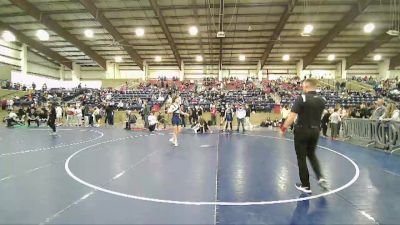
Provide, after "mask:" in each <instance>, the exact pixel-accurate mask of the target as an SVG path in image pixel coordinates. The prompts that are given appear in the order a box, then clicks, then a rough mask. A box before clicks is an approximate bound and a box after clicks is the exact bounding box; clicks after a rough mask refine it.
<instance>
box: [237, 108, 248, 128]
mask: <svg viewBox="0 0 400 225" xmlns="http://www.w3.org/2000/svg"><path fill="white" fill-rule="evenodd" d="M236 118H237V123H238V124H237V129H236V131H237V132H239V128H240V124H242V129H243V132H245V131H246V130H245V129H244V119H245V118H246V110H245V109H244V108H243V106H242V105H241V106H239V108H238V109H237V110H236Z"/></svg>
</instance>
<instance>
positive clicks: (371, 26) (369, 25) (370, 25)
mask: <svg viewBox="0 0 400 225" xmlns="http://www.w3.org/2000/svg"><path fill="white" fill-rule="evenodd" d="M374 29H375V24H373V23H367V24H365V26H364V32H365V33H371V32H372V31H373V30H374Z"/></svg>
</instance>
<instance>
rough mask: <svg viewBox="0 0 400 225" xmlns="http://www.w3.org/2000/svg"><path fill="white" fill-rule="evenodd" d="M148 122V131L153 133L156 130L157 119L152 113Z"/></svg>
mask: <svg viewBox="0 0 400 225" xmlns="http://www.w3.org/2000/svg"><path fill="white" fill-rule="evenodd" d="M148 121H149V131H150V132H153V131H154V130H155V129H156V126H157V123H158V121H157V117H156V116H155V115H154V111H152V112H151V113H150V115H149V118H148Z"/></svg>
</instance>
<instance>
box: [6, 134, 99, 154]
mask: <svg viewBox="0 0 400 225" xmlns="http://www.w3.org/2000/svg"><path fill="white" fill-rule="evenodd" d="M92 132H95V133H98V134H100V135H99V136H97V137H96V138H93V139H89V140H87V141H81V142H75V143H70V144H64V145H56V146H52V147H46V148H37V149H31V150H24V151H19V152H10V153H3V154H1V155H0V158H1V157H4V156H13V155H21V154H26V153H32V152H41V151H47V150H52V149H59V148H65V147H71V146H76V145H81V144H86V143H89V142H93V141H96V140H99V139H101V138H102V137H103V136H104V133H103V132H100V131H92Z"/></svg>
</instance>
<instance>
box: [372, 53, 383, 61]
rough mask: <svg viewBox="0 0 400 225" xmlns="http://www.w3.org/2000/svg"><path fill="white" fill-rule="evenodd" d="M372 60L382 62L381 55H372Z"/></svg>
mask: <svg viewBox="0 0 400 225" xmlns="http://www.w3.org/2000/svg"><path fill="white" fill-rule="evenodd" d="M374 60H375V61H381V60H382V55H379V54H376V55H374Z"/></svg>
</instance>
